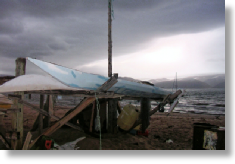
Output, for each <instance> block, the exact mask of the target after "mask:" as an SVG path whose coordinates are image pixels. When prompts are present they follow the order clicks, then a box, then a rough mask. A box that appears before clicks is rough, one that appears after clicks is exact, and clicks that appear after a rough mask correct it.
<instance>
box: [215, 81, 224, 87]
mask: <svg viewBox="0 0 235 164" xmlns="http://www.w3.org/2000/svg"><path fill="white" fill-rule="evenodd" d="M213 88H225V81H224V82H222V83H219V84H217V85H215V86H214V87H213Z"/></svg>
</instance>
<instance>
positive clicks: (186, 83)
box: [154, 79, 211, 88]
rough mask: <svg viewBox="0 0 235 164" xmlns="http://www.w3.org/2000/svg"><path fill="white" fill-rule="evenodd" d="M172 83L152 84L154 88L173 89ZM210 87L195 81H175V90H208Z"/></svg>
mask: <svg viewBox="0 0 235 164" xmlns="http://www.w3.org/2000/svg"><path fill="white" fill-rule="evenodd" d="M173 84H174V81H173V80H172V81H163V82H157V83H154V85H155V86H156V87H162V88H174V87H175V86H173ZM210 87H211V86H210V85H208V84H207V83H205V82H201V81H199V80H195V79H181V80H178V81H177V88H210Z"/></svg>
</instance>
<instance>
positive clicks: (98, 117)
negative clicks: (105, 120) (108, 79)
mask: <svg viewBox="0 0 235 164" xmlns="http://www.w3.org/2000/svg"><path fill="white" fill-rule="evenodd" d="M95 99H96V108H97V114H96V119H95V130H96V131H100V150H102V143H101V125H100V113H99V110H100V104H99V100H98V98H97V96H96V93H95Z"/></svg>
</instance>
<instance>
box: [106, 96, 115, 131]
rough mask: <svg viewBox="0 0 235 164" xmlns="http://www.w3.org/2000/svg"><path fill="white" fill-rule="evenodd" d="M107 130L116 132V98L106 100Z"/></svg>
mask: <svg viewBox="0 0 235 164" xmlns="http://www.w3.org/2000/svg"><path fill="white" fill-rule="evenodd" d="M108 132H109V133H117V100H116V99H109V100H108Z"/></svg>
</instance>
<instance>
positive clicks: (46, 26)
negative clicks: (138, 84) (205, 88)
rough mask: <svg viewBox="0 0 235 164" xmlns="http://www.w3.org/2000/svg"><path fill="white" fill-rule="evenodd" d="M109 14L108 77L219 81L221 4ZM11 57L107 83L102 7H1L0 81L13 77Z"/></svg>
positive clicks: (136, 0) (171, 1) (51, 0)
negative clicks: (102, 77)
mask: <svg viewBox="0 0 235 164" xmlns="http://www.w3.org/2000/svg"><path fill="white" fill-rule="evenodd" d="M113 11H114V13H113V15H114V17H113V20H112V41H113V73H118V74H119V76H128V77H132V78H137V79H154V78H170V77H172V78H174V76H175V73H176V72H177V74H178V76H179V77H183V76H190V75H204V74H215V73H225V2H224V1H223V0H128V1H127V0H114V1H113ZM17 57H33V58H37V59H41V60H44V61H49V62H53V63H57V64H59V65H63V66H66V67H69V68H75V69H78V70H80V71H84V72H89V73H96V74H101V75H106V76H107V74H108V71H107V68H108V0H1V4H0V74H11V75H14V69H15V59H16V58H17ZM26 71H27V74H30V73H41V71H40V70H39V69H38V68H37V67H36V66H34V65H33V64H31V63H30V62H27V70H26Z"/></svg>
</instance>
